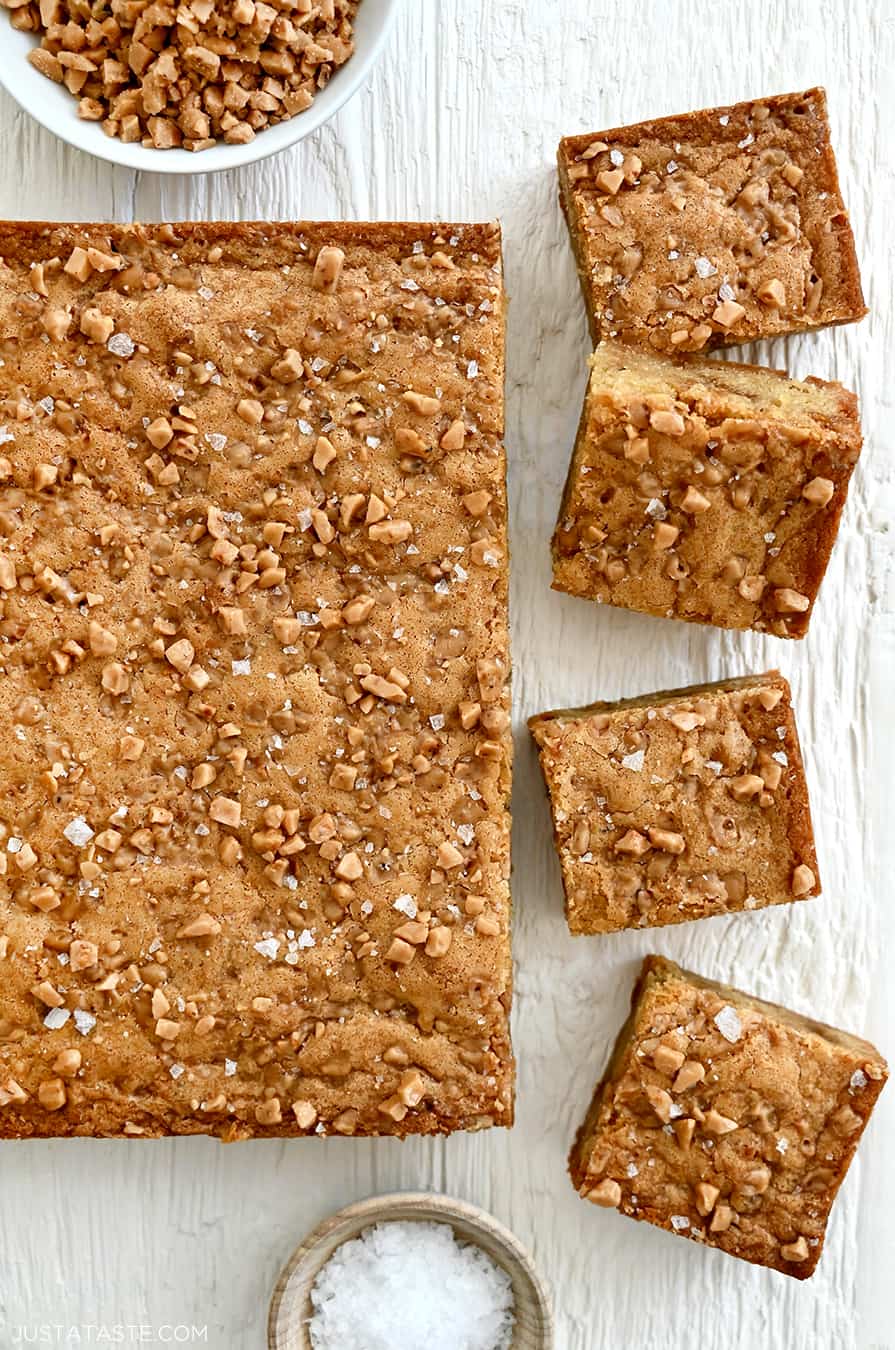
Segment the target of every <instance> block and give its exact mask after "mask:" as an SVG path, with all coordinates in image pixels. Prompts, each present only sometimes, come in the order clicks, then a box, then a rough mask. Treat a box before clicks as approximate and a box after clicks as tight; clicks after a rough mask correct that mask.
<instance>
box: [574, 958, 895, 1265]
mask: <svg viewBox="0 0 895 1350" xmlns="http://www.w3.org/2000/svg"><path fill="white" fill-rule="evenodd" d="M887 1077H888V1070H887V1066H886V1062H885V1060H884V1059H883V1058H882V1056H881V1055H880V1054H879V1052H878V1051H877V1050H875V1049H874V1047H873V1046H872V1045H870V1044H869V1043H868V1042H867V1041H863V1040H859V1039H858V1037H856V1036H850V1035H847V1034H846V1033H845V1032H843V1031H836V1030H835V1029H834V1028H833V1027H828V1026H825V1025H824V1024H823V1023H820V1022H814V1021H812V1020H810V1019H809V1018H807V1017H802V1016H800V1015H799V1014H798V1013H793V1012H789V1011H787V1010H786V1009H785V1008H779V1007H777V1006H776V1005H774V1004H772V1003H764V1002H762V1001H761V1000H759V999H755V998H750V997H749V996H748V995H746V994H743V993H740V992H739V991H738V990H735V989H729V988H727V987H726V986H725V985H721V984H715V983H713V982H712V981H711V980H704V979H702V978H701V977H700V976H698V975H693V974H691V973H690V972H689V971H685V970H681V969H679V968H678V967H677V966H676V965H674V964H673V963H672V962H671V961H666V960H665V959H664V958H662V957H659V956H648V957H647V958H646V960H645V962H644V964H643V969H642V971H641V974H640V978H639V979H638V981H637V984H636V986H635V989H634V993H633V995H632V1006H631V1015H630V1017H629V1018H628V1021H627V1022H626V1024H625V1026H624V1027H623V1028H622V1030H621V1033H620V1035H619V1038H618V1040H617V1042H616V1045H615V1049H614V1051H613V1053H612V1057H611V1059H610V1062H609V1065H608V1067H607V1069H606V1073H605V1075H604V1077H603V1080H602V1082H601V1083H600V1085H599V1087H598V1088H597V1091H596V1094H595V1096H594V1099H593V1102H592V1104H591V1107H590V1110H589V1111H588V1114H587V1118H586V1120H585V1121H584V1124H583V1125H582V1127H581V1129H580V1130H579V1132H578V1137H577V1139H576V1140H575V1144H574V1146H573V1148H572V1153H571V1156H570V1159H569V1169H570V1173H571V1177H572V1182H573V1184H574V1186H575V1188H576V1189H577V1191H578V1192H579V1194H580V1195H582V1196H583V1197H585V1198H586V1199H588V1200H591V1201H592V1202H593V1203H595V1204H597V1205H602V1206H605V1207H607V1208H613V1209H618V1210H619V1211H620V1212H621V1213H622V1214H627V1215H629V1216H630V1217H631V1218H634V1219H645V1220H646V1221H647V1222H648V1223H653V1224H655V1225H656V1226H657V1227H659V1228H664V1229H666V1231H668V1232H672V1233H677V1234H678V1235H680V1236H682V1237H688V1238H691V1239H692V1240H693V1241H694V1242H701V1243H703V1244H704V1245H705V1246H708V1247H719V1248H720V1249H721V1250H722V1251H725V1252H728V1253H729V1254H730V1255H732V1256H739V1257H741V1258H742V1259H743V1260H745V1261H751V1262H753V1263H754V1264H755V1265H760V1266H771V1267H773V1268H774V1269H775V1270H779V1271H783V1272H784V1273H785V1274H787V1275H793V1276H795V1277H796V1278H797V1279H800V1280H804V1279H807V1277H808V1276H809V1275H811V1274H813V1272H814V1269H815V1267H816V1265H817V1262H818V1260H819V1258H820V1254H821V1251H822V1249H823V1244H824V1236H825V1233H826V1227H827V1222H828V1219H829V1216H830V1209H831V1207H832V1205H833V1201H834V1200H835V1198H836V1193H837V1191H838V1190H839V1187H840V1185H841V1184H842V1181H843V1180H844V1178H845V1174H846V1172H847V1171H848V1167H849V1164H850V1162H851V1160H852V1157H853V1156H854V1153H855V1149H856V1148H857V1146H858V1142H859V1140H860V1138H861V1134H862V1132H863V1130H864V1127H865V1126H866V1124H867V1122H868V1120H869V1117H870V1113H871V1111H872V1110H873V1106H874V1104H875V1102H876V1099H877V1097H878V1096H879V1094H880V1092H881V1091H882V1088H883V1085H884V1084H885V1081H886V1078H887Z"/></svg>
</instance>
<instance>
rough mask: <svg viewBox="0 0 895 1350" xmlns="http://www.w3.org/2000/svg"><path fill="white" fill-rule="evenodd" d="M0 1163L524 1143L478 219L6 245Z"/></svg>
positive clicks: (494, 438) (202, 228)
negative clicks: (513, 1139)
mask: <svg viewBox="0 0 895 1350" xmlns="http://www.w3.org/2000/svg"><path fill="white" fill-rule="evenodd" d="M0 329H2V337H0V356H2V360H0V442H5V444H3V445H2V446H0V495H2V527H3V538H2V541H0V542H2V546H0V738H2V747H3V753H2V758H0V782H2V787H3V794H2V801H0V1137H13V1138H15V1137H26V1136H41V1135H73V1134H76V1135H128V1136H134V1137H153V1136H158V1135H168V1134H195V1133H200V1132H202V1133H208V1134H214V1135H219V1136H220V1137H222V1138H224V1139H228V1140H229V1139H239V1138H248V1137H251V1136H259V1135H266V1136H273V1135H302V1134H314V1135H344V1136H360V1135H372V1134H392V1135H407V1134H429V1135H431V1134H441V1133H448V1132H450V1131H452V1130H457V1129H476V1128H481V1127H484V1126H487V1125H495V1124H500V1125H508V1124H510V1123H511V1121H512V1118H513V1058H512V1053H511V1049H510V1039H509V1005H510V990H511V962H510V939H509V921H510V914H509V885H508V878H509V833H510V831H509V824H510V820H509V809H508V798H509V789H510V736H509V725H510V719H509V688H508V677H509V648H508V640H507V549H506V495H505V468H504V465H505V460H504V452H503V446H502V442H501V435H502V430H503V370H504V320H503V282H502V273H501V252H500V232H499V229H498V227H496V226H494V225H487V224H484V225H463V224H457V225H447V224H445V225H442V224H434V225H433V224H428V225H427V224H400V223H395V224H385V223H383V224H363V223H325V224H314V223H295V224H286V223H283V224H267V223H258V224H249V223H245V224H200V223H195V224H178V225H171V224H166V225H145V226H140V225H127V226H116V225H80V224H79V225H45V224H33V225H29V224H5V225H0Z"/></svg>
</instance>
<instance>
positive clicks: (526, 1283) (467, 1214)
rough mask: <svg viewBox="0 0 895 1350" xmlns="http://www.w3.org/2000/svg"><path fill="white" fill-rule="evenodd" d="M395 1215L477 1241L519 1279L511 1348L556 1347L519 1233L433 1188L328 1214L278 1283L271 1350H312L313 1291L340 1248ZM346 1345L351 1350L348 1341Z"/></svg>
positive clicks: (271, 1320) (547, 1349) (379, 1197)
mask: <svg viewBox="0 0 895 1350" xmlns="http://www.w3.org/2000/svg"><path fill="white" fill-rule="evenodd" d="M395 1219H404V1220H406V1219H410V1220H416V1221H417V1222H421V1221H422V1222H435V1223H447V1224H450V1226H451V1227H452V1228H453V1230H454V1232H455V1233H456V1235H457V1237H458V1238H459V1239H460V1240H461V1241H463V1242H473V1243H475V1244H476V1245H477V1246H479V1247H481V1248H482V1250H483V1251H485V1252H487V1254H488V1255H489V1256H490V1257H491V1260H492V1261H495V1262H496V1263H497V1265H499V1266H501V1267H502V1268H503V1270H505V1271H506V1273H507V1274H508V1275H509V1277H510V1279H511V1280H512V1283H513V1297H514V1301H515V1315H516V1325H515V1329H514V1333H513V1340H512V1350H553V1314H552V1312H551V1309H550V1302H549V1299H548V1297H547V1292H546V1290H545V1289H544V1286H543V1285H542V1283H541V1281H540V1278H539V1276H538V1273H537V1271H536V1270H535V1267H534V1262H533V1261H532V1259H531V1257H530V1256H529V1254H528V1252H527V1251H526V1250H525V1248H524V1247H523V1246H522V1243H521V1242H520V1241H519V1239H518V1238H517V1237H514V1235H513V1234H512V1233H511V1232H510V1231H509V1229H507V1228H504V1226H503V1224H500V1223H498V1222H497V1220H496V1219H495V1218H494V1217H493V1216H492V1215H490V1214H488V1213H487V1212H486V1211H485V1210H483V1209H479V1208H478V1206H477V1205H467V1204H465V1203H464V1202H463V1201H462V1200H453V1199H451V1197H450V1196H447V1195H434V1194H431V1193H430V1192H428V1191H399V1192H397V1193H396V1194H394V1195H374V1196H372V1197H371V1198H370V1199H369V1200H361V1201H360V1202H359V1203H358V1204H355V1205H349V1206H348V1207H347V1209H341V1210H339V1212H338V1213H337V1214H333V1215H331V1216H330V1218H328V1219H324V1221H323V1223H321V1224H319V1225H318V1227H317V1228H315V1229H314V1231H313V1232H312V1233H309V1234H308V1236H307V1237H306V1238H305V1240H304V1242H302V1244H301V1245H300V1246H299V1247H298V1248H297V1249H296V1250H295V1251H294V1252H293V1253H292V1256H291V1257H290V1258H289V1260H288V1261H287V1262H286V1265H285V1267H284V1269H283V1271H282V1273H281V1275H280V1278H279V1280H278V1281H277V1285H276V1288H275V1289H274V1294H273V1300H272V1302H271V1305H270V1315H269V1318H268V1324H267V1344H268V1350H312V1347H311V1338H310V1333H309V1331H308V1323H309V1321H310V1319H311V1316H312V1314H313V1308H312V1305H311V1288H312V1287H313V1284H314V1281H315V1280H316V1279H317V1276H318V1274H319V1273H320V1270H321V1269H322V1267H323V1266H324V1265H325V1264H326V1262H327V1261H328V1260H329V1258H330V1257H331V1256H332V1254H333V1252H334V1251H335V1250H336V1248H337V1247H339V1246H341V1244H342V1243H343V1242H348V1241H349V1239H351V1238H356V1237H357V1235H358V1234H359V1233H360V1232H362V1230H363V1229H365V1228H369V1227H370V1225H371V1224H375V1223H388V1222H390V1221H394V1220H395ZM345 1350H352V1347H349V1346H346V1347H345Z"/></svg>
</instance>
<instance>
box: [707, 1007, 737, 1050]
mask: <svg viewBox="0 0 895 1350" xmlns="http://www.w3.org/2000/svg"><path fill="white" fill-rule="evenodd" d="M713 1020H714V1023H715V1026H716V1027H717V1028H718V1030H719V1031H720V1033H721V1035H722V1036H723V1037H724V1039H725V1041H730V1043H731V1045H733V1044H734V1043H735V1042H736V1041H738V1040H739V1039H740V1036H742V1034H743V1024H742V1022H741V1021H740V1019H739V1017H738V1016H737V1014H736V1012H735V1011H734V1010H733V1008H731V1007H730V1005H729V1004H725V1006H724V1007H723V1008H722V1009H721V1011H720V1012H718V1013H716V1014H715V1017H714V1019H713Z"/></svg>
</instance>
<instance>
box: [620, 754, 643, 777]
mask: <svg viewBox="0 0 895 1350" xmlns="http://www.w3.org/2000/svg"><path fill="white" fill-rule="evenodd" d="M644 753H645V752H644V751H643V750H633V751H632V752H631V754H630V755H625V756H624V758H623V759H622V768H623V769H631V770H633V772H634V773H640V771H641V769H642V768H643V757H644Z"/></svg>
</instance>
